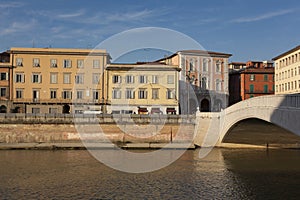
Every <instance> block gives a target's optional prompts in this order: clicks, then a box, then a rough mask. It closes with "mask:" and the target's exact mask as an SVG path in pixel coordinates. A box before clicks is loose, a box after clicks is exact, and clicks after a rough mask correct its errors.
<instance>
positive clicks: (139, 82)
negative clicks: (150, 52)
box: [106, 63, 180, 114]
mask: <svg viewBox="0 0 300 200" xmlns="http://www.w3.org/2000/svg"><path fill="white" fill-rule="evenodd" d="M179 71H180V68H178V66H172V65H166V64H162V63H136V64H117V63H113V64H109V65H107V67H106V73H107V77H108V78H107V87H108V88H107V91H109V92H108V93H107V99H108V101H109V102H111V105H110V106H108V108H107V112H108V113H113V114H133V113H136V114H175V113H177V114H178V111H179V110H178V95H179V90H178V82H177V80H178V76H179Z"/></svg>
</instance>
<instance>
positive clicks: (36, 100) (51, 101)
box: [12, 98, 111, 104]
mask: <svg viewBox="0 0 300 200" xmlns="http://www.w3.org/2000/svg"><path fill="white" fill-rule="evenodd" d="M12 101H13V102H14V103H42V104H48V103H49V104H110V103H111V102H110V101H108V100H106V99H62V98H59V99H39V98H30V99H21V98H20V99H16V98H15V99H13V100H12Z"/></svg>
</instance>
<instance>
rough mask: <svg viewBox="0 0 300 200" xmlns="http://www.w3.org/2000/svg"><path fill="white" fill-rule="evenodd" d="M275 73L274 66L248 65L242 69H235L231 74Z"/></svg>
mask: <svg viewBox="0 0 300 200" xmlns="http://www.w3.org/2000/svg"><path fill="white" fill-rule="evenodd" d="M249 73H250V74H253V73H254V74H261V73H262V74H266V73H267V74H273V73H274V67H265V68H255V67H248V68H244V69H240V70H237V71H233V72H232V73H231V74H249Z"/></svg>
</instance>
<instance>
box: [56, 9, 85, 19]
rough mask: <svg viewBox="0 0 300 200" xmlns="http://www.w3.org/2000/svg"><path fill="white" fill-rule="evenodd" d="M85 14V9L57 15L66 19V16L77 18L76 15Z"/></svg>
mask: <svg viewBox="0 0 300 200" xmlns="http://www.w3.org/2000/svg"><path fill="white" fill-rule="evenodd" d="M84 14H85V11H84V10H78V11H76V12H73V13H67V14H59V15H57V16H56V17H57V18H61V19H66V18H75V17H80V16H82V15H84Z"/></svg>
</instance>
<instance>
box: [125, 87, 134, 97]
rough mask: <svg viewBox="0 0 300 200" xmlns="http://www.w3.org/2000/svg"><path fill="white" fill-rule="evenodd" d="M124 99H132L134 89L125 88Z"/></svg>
mask: <svg viewBox="0 0 300 200" xmlns="http://www.w3.org/2000/svg"><path fill="white" fill-rule="evenodd" d="M125 98H126V99H134V91H133V89H132V88H127V89H126V93H125Z"/></svg>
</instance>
